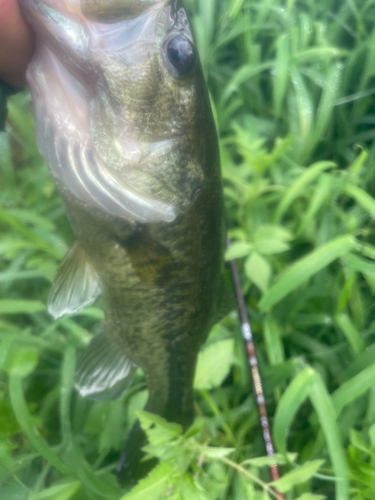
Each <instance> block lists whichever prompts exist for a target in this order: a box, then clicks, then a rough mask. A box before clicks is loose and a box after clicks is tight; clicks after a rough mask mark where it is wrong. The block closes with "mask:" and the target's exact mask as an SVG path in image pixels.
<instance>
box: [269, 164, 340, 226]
mask: <svg viewBox="0 0 375 500" xmlns="http://www.w3.org/2000/svg"><path fill="white" fill-rule="evenodd" d="M329 168H336V165H335V163H332V162H331V161H321V162H318V163H315V164H314V165H311V167H309V168H308V169H306V171H305V172H304V173H303V174H302V175H301V176H300V177H298V179H297V180H296V182H295V183H294V184H293V185H292V186H291V187H290V188H289V189H288V190H287V192H286V193H285V194H284V196H283V198H282V199H281V201H280V203H279V206H278V207H277V209H276V212H275V223H276V224H278V223H279V222H280V220H281V218H282V217H283V215H284V214H285V212H286V211H287V210H288V208H289V207H290V205H291V204H292V203H293V201H294V200H295V199H296V198H298V197H299V196H305V195H306V192H305V188H306V186H308V185H309V184H310V183H311V182H313V181H314V180H315V179H316V178H317V177H319V175H320V174H321V173H322V172H324V171H325V170H328V169H329Z"/></svg>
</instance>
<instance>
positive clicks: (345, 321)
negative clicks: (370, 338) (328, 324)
mask: <svg viewBox="0 0 375 500" xmlns="http://www.w3.org/2000/svg"><path fill="white" fill-rule="evenodd" d="M335 320H336V323H337V325H338V326H339V328H340V329H341V330H342V332H343V333H344V335H345V337H346V338H347V340H348V342H349V344H350V345H351V347H352V349H353V351H354V352H355V353H356V354H359V353H360V352H362V351H364V350H365V344H364V342H363V340H362V337H361V335H360V333H359V332H358V330H357V329H356V328H355V326H354V325H353V323H352V322H351V321H350V318H349V316H348V315H347V314H345V313H340V314H337V315H336V317H335Z"/></svg>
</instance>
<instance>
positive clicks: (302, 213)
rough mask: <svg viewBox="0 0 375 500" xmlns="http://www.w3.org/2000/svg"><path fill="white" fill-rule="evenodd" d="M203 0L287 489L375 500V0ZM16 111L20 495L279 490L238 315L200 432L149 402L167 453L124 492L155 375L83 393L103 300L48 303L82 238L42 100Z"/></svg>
mask: <svg viewBox="0 0 375 500" xmlns="http://www.w3.org/2000/svg"><path fill="white" fill-rule="evenodd" d="M186 4H187V6H188V8H189V10H190V12H191V13H192V19H193V23H194V26H195V30H196V36H197V41H198V45H199V50H200V54H201V59H202V63H203V66H204V70H205V73H206V76H207V81H208V85H209V89H210V92H211V96H212V102H213V105H214V109H215V117H216V121H217V126H218V130H219V133H220V137H221V153H222V169H223V178H224V188H225V196H226V207H227V223H228V228H229V234H230V236H231V238H232V240H233V245H232V247H231V248H230V249H229V251H228V255H227V257H228V258H237V259H238V264H239V268H240V272H241V277H242V282H243V290H244V293H245V295H246V301H247V306H248V311H249V313H250V317H251V321H252V327H253V331H254V337H255V342H256V345H257V349H258V355H259V364H260V370H261V375H262V378H263V382H264V388H265V393H266V402H267V407H268V411H269V414H270V416H271V423H272V429H273V436H274V441H275V446H276V449H277V452H278V455H277V457H276V459H277V461H278V463H279V464H280V468H281V472H282V474H283V478H282V479H281V480H280V481H279V483H278V484H277V486H278V489H279V490H280V491H282V492H284V494H285V497H286V499H287V500H292V499H293V500H294V499H297V498H298V499H299V500H318V499H323V498H327V499H333V498H335V499H336V500H346V499H349V498H350V499H353V500H362V499H375V364H374V362H375V328H374V320H375V310H374V301H373V293H374V292H375V225H374V218H375V199H374V198H373V196H374V195H375V142H374V138H375V127H374V125H375V100H374V94H375V0H324V1H323V0H296V1H294V0H287V1H286V0H285V1H282V0H189V1H186ZM9 111H10V113H9V119H8V126H7V133H6V134H0V175H1V179H0V180H1V190H0V207H1V208H0V231H1V239H0V283H1V287H0V313H1V319H0V368H1V375H0V484H1V486H0V497H1V499H3V500H26V499H27V500H42V499H46V500H91V499H93V500H95V499H108V500H112V499H113V500H117V499H120V498H121V499H123V500H125V499H126V500H137V499H147V500H157V499H161V498H168V499H171V500H172V499H176V500H177V499H182V500H191V499H198V500H199V499H202V500H224V499H227V500H231V499H234V500H246V499H249V500H250V499H257V500H261V499H262V500H266V499H271V498H276V496H275V494H274V491H273V490H272V485H271V484H270V477H269V472H268V468H267V464H268V463H269V461H268V460H267V458H259V457H264V455H265V449H264V444H263V442H262V437H261V426H260V421H259V417H258V414H257V410H256V406H255V402H254V398H253V395H252V391H251V388H250V387H251V385H250V384H251V382H250V380H249V373H248V367H247V361H246V357H245V355H244V350H243V345H242V341H241V336H240V330H239V323H238V318H237V315H236V313H232V314H231V315H230V316H228V317H227V318H225V320H224V321H223V322H222V323H221V324H220V325H218V326H217V327H215V328H214V330H213V332H212V334H211V336H210V338H209V340H208V342H207V344H206V346H205V347H204V349H203V351H202V353H201V355H200V360H199V366H198V370H197V377H196V381H195V385H196V413H197V421H196V424H195V425H194V426H193V428H192V429H191V430H190V431H189V432H188V433H187V434H186V435H182V434H181V430H180V429H179V427H178V426H174V425H166V424H165V423H164V422H163V421H161V420H159V419H155V418H153V417H151V416H149V415H147V414H142V413H140V414H138V415H139V416H140V417H141V419H142V425H143V426H144V427H145V428H146V429H148V434H149V438H150V443H151V444H150V446H149V448H148V451H149V453H150V454H152V455H156V456H159V457H161V459H162V461H161V464H160V465H159V466H158V467H157V468H156V469H155V470H154V471H153V472H152V474H151V475H150V477H149V478H147V479H146V480H144V481H142V483H140V484H139V485H138V486H137V487H136V489H135V490H133V491H132V492H130V493H124V492H121V491H120V490H119V489H118V487H117V485H116V482H115V479H114V477H113V475H112V471H113V469H114V467H115V463H116V459H117V456H118V453H119V451H120V449H121V447H122V445H123V443H124V441H125V438H126V434H127V432H128V431H129V429H130V428H131V426H132V424H133V422H134V420H135V418H136V417H135V411H136V410H139V409H141V408H142V407H143V404H144V402H145V399H146V397H147V394H146V391H145V386H144V382H143V378H142V374H141V373H139V374H138V376H137V380H136V382H135V384H134V385H133V386H132V388H131V389H130V391H128V392H127V393H126V394H125V395H124V396H123V397H122V398H121V399H120V400H118V401H112V402H105V401H102V402H95V403H93V402H89V401H85V400H83V399H81V398H80V397H78V395H77V394H76V393H75V391H74V388H73V372H74V365H75V360H76V358H77V356H79V355H80V353H81V352H82V351H83V349H84V347H85V346H86V345H87V343H88V342H89V340H90V338H91V337H92V335H93V332H95V325H96V324H97V323H98V322H99V321H100V319H101V318H102V312H101V310H100V305H98V307H93V308H89V309H86V310H85V311H83V312H80V313H79V314H76V315H72V316H69V317H65V318H61V319H59V320H57V321H53V320H52V318H51V317H50V316H49V315H48V314H47V312H46V301H47V295H48V291H49V288H50V285H51V280H52V277H53V274H54V271H55V269H56V266H57V265H58V263H59V262H60V260H61V259H62V257H63V256H64V254H65V252H66V251H67V249H68V247H69V245H70V244H71V242H72V232H71V229H70V227H69V224H68V222H67V219H66V217H65V212H64V207H63V205H62V202H61V200H60V198H59V196H58V194H57V192H56V190H55V188H54V186H53V183H52V180H51V178H50V176H49V174H48V171H47V167H46V165H45V162H44V161H43V159H42V158H41V157H40V156H39V154H38V152H37V149H36V145H35V139H34V127H33V119H32V115H31V112H30V99H29V96H28V94H26V93H25V94H20V95H17V96H15V97H14V98H12V100H11V102H10V105H9ZM228 278H229V276H228ZM228 283H229V281H228ZM152 424H154V425H152ZM124 495H125V496H124Z"/></svg>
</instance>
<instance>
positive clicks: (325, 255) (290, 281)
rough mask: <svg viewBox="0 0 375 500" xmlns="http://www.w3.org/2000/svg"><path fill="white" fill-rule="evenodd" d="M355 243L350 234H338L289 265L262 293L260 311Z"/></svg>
mask: <svg viewBox="0 0 375 500" xmlns="http://www.w3.org/2000/svg"><path fill="white" fill-rule="evenodd" d="M356 245H357V242H356V240H355V239H354V238H353V237H352V236H340V237H339V238H336V239H334V240H332V241H330V242H329V243H326V244H325V245H323V246H322V247H319V248H317V249H316V250H314V251H313V252H311V253H310V254H309V255H307V256H306V257H303V258H302V259H300V260H299V261H298V262H296V263H295V264H293V265H292V266H291V267H289V268H288V269H287V270H286V271H285V272H284V273H283V274H282V275H281V276H280V278H279V279H278V280H277V281H276V283H275V284H274V285H273V286H271V288H270V289H269V290H268V291H267V292H266V293H265V294H264V295H263V297H262V299H261V301H260V302H259V309H260V310H261V311H262V312H267V311H269V310H270V309H271V308H272V307H273V306H274V305H275V304H277V303H278V302H280V301H281V300H282V299H283V298H284V297H285V296H286V295H288V294H289V293H290V292H292V291H293V290H295V289H296V288H298V287H299V286H301V285H302V284H303V283H305V282H306V281H307V280H308V279H309V278H311V276H313V275H314V274H316V273H317V272H318V271H320V270H321V269H323V268H324V267H326V266H328V265H329V264H330V263H331V262H333V261H334V260H336V259H338V258H339V257H341V256H343V255H345V254H346V253H348V252H350V250H353V249H354V248H355V247H356Z"/></svg>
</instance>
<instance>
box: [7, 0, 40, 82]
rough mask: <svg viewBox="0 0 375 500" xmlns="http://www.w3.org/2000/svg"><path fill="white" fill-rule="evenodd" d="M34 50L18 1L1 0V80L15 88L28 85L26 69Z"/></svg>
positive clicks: (29, 30) (29, 31)
mask: <svg viewBox="0 0 375 500" xmlns="http://www.w3.org/2000/svg"><path fill="white" fill-rule="evenodd" d="M33 49H34V43H33V36H32V32H31V29H30V28H29V27H28V25H27V24H26V22H25V21H24V19H23V17H22V16H21V13H20V11H19V8H18V4H17V0H0V80H4V81H5V82H7V83H9V84H10V85H14V86H15V87H22V86H24V85H26V77H25V74H26V68H27V65H28V64H29V62H30V59H31V57H32V54H33Z"/></svg>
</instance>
